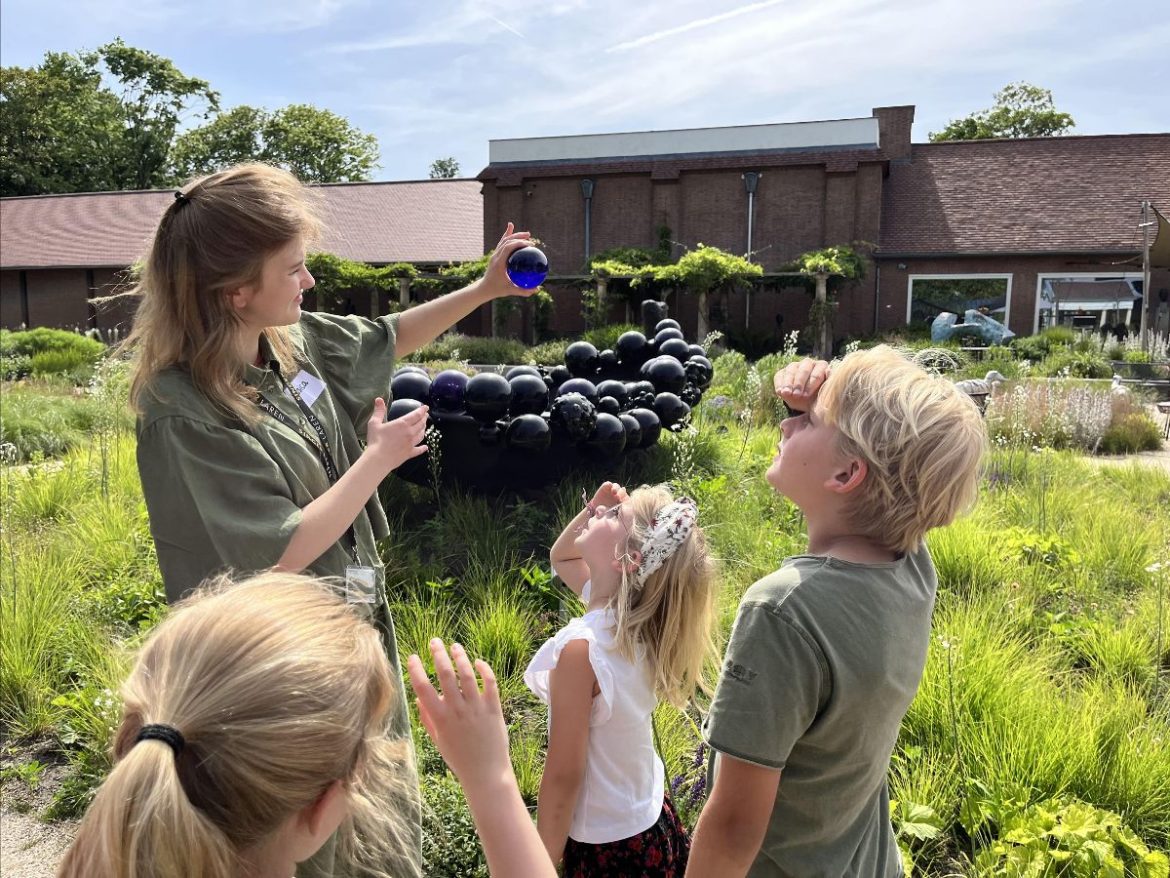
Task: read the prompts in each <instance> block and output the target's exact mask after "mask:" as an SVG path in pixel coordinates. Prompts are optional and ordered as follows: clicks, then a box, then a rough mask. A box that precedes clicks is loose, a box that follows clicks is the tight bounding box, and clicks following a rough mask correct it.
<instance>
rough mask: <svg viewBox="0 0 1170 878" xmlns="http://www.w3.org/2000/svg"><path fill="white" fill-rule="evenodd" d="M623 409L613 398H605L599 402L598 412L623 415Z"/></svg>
mask: <svg viewBox="0 0 1170 878" xmlns="http://www.w3.org/2000/svg"><path fill="white" fill-rule="evenodd" d="M621 410H622V407H621V405H620V404H619V403H618V401H617V400H616V399H614V398H613V397H612V396H603V397H601V398H600V399H598V400H597V411H598V412H605V413H606V414H607V415H617V414H621Z"/></svg>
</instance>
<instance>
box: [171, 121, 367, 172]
mask: <svg viewBox="0 0 1170 878" xmlns="http://www.w3.org/2000/svg"><path fill="white" fill-rule="evenodd" d="M378 157H379V155H378V141H377V138H375V137H374V136H373V135H372V134H366V133H364V132H363V131H361V130H360V129H358V128H356V127H355V126H353V125H351V124H350V123H349V121H348V120H346V119H345V118H344V117H342V116H339V115H337V114H336V113H333V112H330V111H329V110H323V109H321V108H319V107H314V106H312V105H310V104H290V105H289V106H287V107H282V108H281V109H279V110H265V109H258V108H256V107H249V106H246V105H242V106H239V107H233V108H232V109H231V110H228V111H227V112H224V113H220V114H219V115H218V116H216V117H215V118H214V119H212V120H211V121H210V122H208V123H207V124H206V125H203V126H200V127H199V128H193V129H191V130H190V131H186V132H184V133H183V134H181V135H179V137H178V138H176V139H175V142H174V145H173V146H172V147H171V150H170V164H171V168H172V173H173V175H174V177H175V179H176V181H181V180H186V179H189V178H191V177H194V176H198V175H201V174H206V173H210V172H212V171H216V170H219V169H221V168H225V167H228V166H230V165H235V164H239V163H240V162H254V161H255V162H265V163H266V164H270V165H276V166H277V167H281V168H285V169H286V170H288V171H291V172H292V173H293V174H295V175H296V176H297V178H298V179H300V180H302V181H304V182H306V183H344V182H353V181H361V180H368V179H370V175H371V174H372V173H373V171H374V169H375V168H377V167H378Z"/></svg>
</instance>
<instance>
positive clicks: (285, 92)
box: [0, 0, 1170, 180]
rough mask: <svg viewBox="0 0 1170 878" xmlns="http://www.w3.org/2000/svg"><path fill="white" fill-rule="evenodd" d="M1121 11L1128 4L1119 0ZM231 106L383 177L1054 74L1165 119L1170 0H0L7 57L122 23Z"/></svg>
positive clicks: (927, 107)
mask: <svg viewBox="0 0 1170 878" xmlns="http://www.w3.org/2000/svg"><path fill="white" fill-rule="evenodd" d="M1123 9H1124V12H1122V10H1123ZM117 36H120V37H122V38H123V39H124V40H125V41H126V42H127V43H128V44H130V45H132V46H137V47H139V48H143V49H149V50H150V51H152V52H156V53H158V54H160V55H163V56H165V57H168V58H170V59H172V60H173V61H174V62H175V63H176V65H177V66H178V67H179V69H181V70H182V71H183V72H184V73H186V74H188V75H192V76H198V77H200V78H203V79H206V80H208V81H209V82H210V84H211V86H212V87H213V88H215V89H216V90H218V91H219V92H220V95H221V104H222V107H223V108H224V109H226V108H229V107H232V106H236V105H238V104H250V105H252V106H260V107H266V108H269V109H275V108H277V107H281V106H285V105H287V104H290V103H309V104H313V105H315V106H318V107H323V108H326V109H329V110H332V111H333V112H335V113H339V114H340V115H342V116H345V117H346V118H347V119H349V121H350V122H351V123H353V124H354V125H356V126H357V127H358V128H360V129H362V130H363V131H366V132H368V133H370V134H373V135H375V136H376V137H377V138H378V142H379V144H380V147H381V156H382V158H381V167H380V168H379V169H378V170H377V171H375V174H374V177H375V179H379V180H410V179H422V178H425V177H426V175H427V170H428V168H429V166H430V163H431V161H432V160H434V159H436V158H440V157H445V156H454V157H455V159H456V160H457V161H458V162H459V164H460V166H461V169H462V174H463V175H464V176H474V175H475V174H477V173H478V172H479V171H480V170H481V169H482V168H483V167H484V166H485V165H486V164H487V156H488V140H489V139H495V138H509V137H539V136H550V135H565V134H587V133H606V132H615V131H645V130H662V129H671V128H699V127H715V126H724V125H754V124H763V123H770V122H804V121H815V120H820V119H844V118H856V117H862V116H869V115H871V111H872V109H873V108H874V107H878V106H891V105H899V104H914V105H915V106H916V107H917V110H916V115H915V123H914V130H913V139H914V141H915V142H925V141H926V140H927V135H928V133H929V132H931V131H937V130H939V129H941V128H942V127H944V126H945V125H946V124H947V122H948V121H950V120H951V119H955V118H958V117H961V116H965V115H967V114H969V113H971V112H973V111H975V110H979V109H983V108H986V107H989V106H991V104H992V103H993V95H994V94H995V92H996V91H998V90H999V89H1000V88H1002V87H1003V86H1004V85H1006V84H1008V83H1010V82H1015V81H1020V80H1024V81H1028V82H1031V83H1034V84H1036V85H1040V86H1043V87H1045V88H1048V89H1051V90H1052V92H1053V94H1054V97H1055V101H1056V105H1057V107H1058V108H1059V109H1061V110H1063V111H1065V112H1068V113H1071V114H1072V116H1073V118H1074V119H1075V120H1076V123H1077V124H1076V129H1075V131H1074V132H1073V133H1076V134H1122V133H1131V132H1155V131H1157V132H1165V131H1170V89H1168V88H1167V87H1166V84H1165V78H1164V76H1162V73H1161V72H1160V71H1162V72H1164V67H1165V63H1166V47H1167V46H1168V45H1170V16H1168V15H1166V14H1165V5H1164V0H1133V2H1130V3H1127V4H1112V3H1105V2H1103V0H977V2H976V0H757V2H746V3H745V2H741V0H730V2H722V0H652V2H638V0H544V2H536V3H531V4H526V5H525V4H518V3H504V2H499V0H429V2H425V3H424V2H414V3H406V2H400V0H395V2H375V0H199V2H194V0H73V2H67V0H4V2H3V4H2V5H0V63H3V64H4V65H5V66H12V65H17V66H26V67H27V66H34V65H36V64H38V63H39V62H40V60H41V58H42V57H43V55H44V53H45V52H46V51H77V50H80V49H93V48H96V47H97V46H100V45H102V44H103V43H105V42H107V41H109V40H111V39H113V38H114V37H117Z"/></svg>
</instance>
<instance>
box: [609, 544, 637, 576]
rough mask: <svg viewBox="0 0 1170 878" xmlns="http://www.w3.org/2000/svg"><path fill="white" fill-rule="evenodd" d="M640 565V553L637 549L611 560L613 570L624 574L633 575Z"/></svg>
mask: <svg viewBox="0 0 1170 878" xmlns="http://www.w3.org/2000/svg"><path fill="white" fill-rule="evenodd" d="M641 564H642V553H641V552H639V551H638V550H637V549H630V550H629V551H628V552H626V553H625V554H624V555H619V556H618V557H617V558H614V559H613V569H614V570H617V571H618V572H621V571H622V570H625V572H626V573H633V572H634V571H635V570H637V569H638V567H639V566H641Z"/></svg>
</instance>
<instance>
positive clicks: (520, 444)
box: [504, 415, 552, 454]
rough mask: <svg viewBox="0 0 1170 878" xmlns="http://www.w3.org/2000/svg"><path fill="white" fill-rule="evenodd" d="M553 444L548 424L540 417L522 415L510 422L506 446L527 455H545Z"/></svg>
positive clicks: (506, 431)
mask: <svg viewBox="0 0 1170 878" xmlns="http://www.w3.org/2000/svg"><path fill="white" fill-rule="evenodd" d="M551 442H552V431H551V430H549V427H548V422H547V421H545V419H544V418H542V417H541V416H540V415H520V416H519V417H515V418H512V420H510V421H509V422H508V428H507V429H506V430H505V431H504V444H505V445H507V446H508V447H509V448H511V449H513V450H515V451H523V452H525V453H526V454H543V453H544V452H545V451H548V446H549V444H550V443H551Z"/></svg>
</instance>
